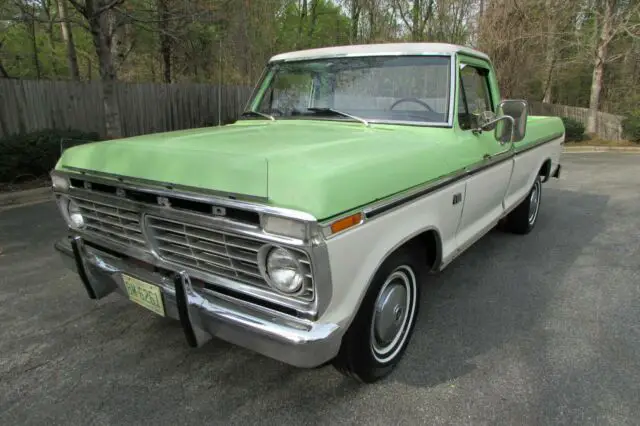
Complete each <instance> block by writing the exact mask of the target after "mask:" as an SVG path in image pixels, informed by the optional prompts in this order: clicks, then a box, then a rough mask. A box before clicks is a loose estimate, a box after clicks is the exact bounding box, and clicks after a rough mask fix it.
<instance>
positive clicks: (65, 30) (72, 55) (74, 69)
mask: <svg viewBox="0 0 640 426" xmlns="http://www.w3.org/2000/svg"><path fill="white" fill-rule="evenodd" d="M66 2H67V0H58V16H59V18H60V28H61V30H62V39H63V40H64V42H65V44H66V45H67V61H68V62H69V74H70V75H71V78H72V79H73V80H80V69H79V68H78V56H77V54H76V45H75V43H74V42H73V32H72V31H71V24H69V22H68V21H67V20H66V19H67V3H66ZM89 77H91V76H89Z"/></svg>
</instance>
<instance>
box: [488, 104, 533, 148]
mask: <svg viewBox="0 0 640 426" xmlns="http://www.w3.org/2000/svg"><path fill="white" fill-rule="evenodd" d="M528 114H529V105H528V104H527V101H523V100H506V101H502V102H500V105H498V115H499V116H508V117H511V118H512V119H513V123H512V126H513V130H512V138H511V142H520V141H521V140H523V139H524V137H525V134H526V133H527V117H528ZM496 131H497V129H496ZM496 138H497V139H499V138H498V135H497V134H496Z"/></svg>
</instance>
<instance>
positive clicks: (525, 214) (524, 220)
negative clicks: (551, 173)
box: [505, 176, 542, 235]
mask: <svg viewBox="0 0 640 426" xmlns="http://www.w3.org/2000/svg"><path fill="white" fill-rule="evenodd" d="M541 199H542V179H541V177H540V176H537V177H536V180H535V182H533V186H532V187H531V190H530V191H529V194H528V195H527V198H525V199H524V200H522V202H520V204H519V205H518V207H516V208H515V209H514V210H513V211H512V212H511V213H509V215H508V216H507V220H506V223H505V225H506V229H507V230H508V231H509V232H513V233H514V234H520V235H525V234H528V233H529V232H531V230H533V228H534V227H535V226H536V223H537V221H538V214H539V213H540V201H541Z"/></svg>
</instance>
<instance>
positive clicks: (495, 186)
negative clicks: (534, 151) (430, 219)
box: [456, 64, 513, 248]
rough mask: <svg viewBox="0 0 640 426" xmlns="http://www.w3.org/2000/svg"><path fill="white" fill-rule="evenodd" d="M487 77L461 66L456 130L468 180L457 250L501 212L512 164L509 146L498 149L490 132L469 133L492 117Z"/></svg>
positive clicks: (484, 70)
mask: <svg viewBox="0 0 640 426" xmlns="http://www.w3.org/2000/svg"><path fill="white" fill-rule="evenodd" d="M489 76H490V70H489V69H488V68H482V67H479V66H477V65H468V64H462V65H461V69H460V90H459V96H458V126H459V130H460V140H461V143H462V145H463V146H464V152H465V154H464V156H465V158H464V163H465V164H466V165H467V166H466V167H467V170H468V171H469V173H470V176H469V178H468V180H467V186H466V193H465V199H464V206H463V210H462V217H461V219H460V224H459V226H458V232H457V234H456V242H457V245H458V247H459V248H464V247H466V246H468V245H469V244H471V243H473V242H474V241H475V240H476V239H477V238H480V237H481V236H482V235H484V234H485V233H486V232H487V231H488V230H489V229H490V228H491V227H492V226H493V225H494V224H495V223H496V222H497V221H498V219H499V218H500V216H501V215H502V213H503V211H504V206H503V201H504V197H505V194H506V191H507V188H508V185H509V180H510V178H511V172H512V169H513V161H509V159H510V154H511V153H510V149H511V145H510V144H505V145H502V144H501V143H500V142H499V141H498V140H497V139H496V137H495V133H494V132H492V131H483V132H481V133H478V132H474V131H473V129H476V128H478V127H479V125H480V123H481V122H482V121H483V116H491V115H492V113H495V108H496V105H495V103H494V102H493V101H492V99H491V90H490V89H489V88H490V84H491V80H490V78H489Z"/></svg>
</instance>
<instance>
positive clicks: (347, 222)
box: [331, 213, 362, 234]
mask: <svg viewBox="0 0 640 426" xmlns="http://www.w3.org/2000/svg"><path fill="white" fill-rule="evenodd" d="M360 223H362V213H356V214H354V215H351V216H347V217H343V218H342V219H340V220H336V221H335V222H333V223H332V224H331V233H332V234H336V233H338V232H340V231H344V230H345V229H349V228H351V227H352V226H356V225H359V224H360Z"/></svg>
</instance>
